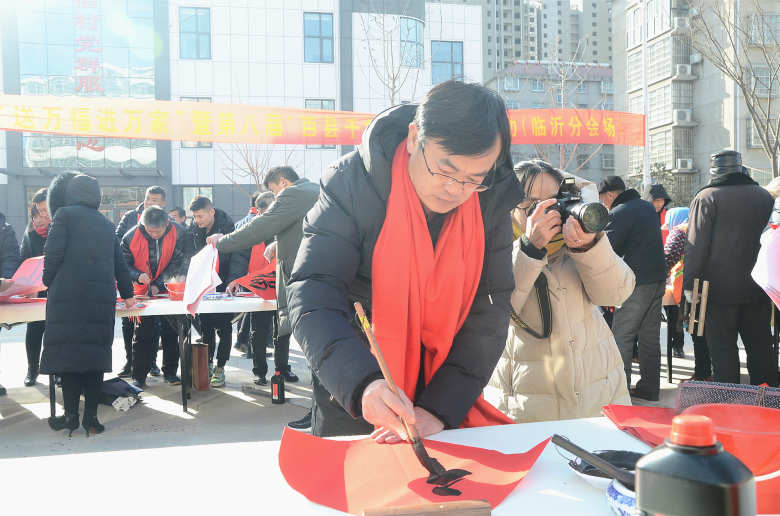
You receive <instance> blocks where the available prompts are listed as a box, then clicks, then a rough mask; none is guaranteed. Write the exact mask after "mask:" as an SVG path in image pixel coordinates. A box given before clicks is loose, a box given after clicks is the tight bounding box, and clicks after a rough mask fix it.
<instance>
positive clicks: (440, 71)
mask: <svg viewBox="0 0 780 516" xmlns="http://www.w3.org/2000/svg"><path fill="white" fill-rule="evenodd" d="M451 77H452V69H451V65H450V64H449V63H432V64H431V79H432V81H433V84H439V83H440V82H444V81H446V80H449V79H450V78H451Z"/></svg>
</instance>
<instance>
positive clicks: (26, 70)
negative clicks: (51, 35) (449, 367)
mask: <svg viewBox="0 0 780 516" xmlns="http://www.w3.org/2000/svg"><path fill="white" fill-rule="evenodd" d="M19 73H20V74H21V75H35V74H40V75H46V46H45V45H39V44H37V43H19Z"/></svg>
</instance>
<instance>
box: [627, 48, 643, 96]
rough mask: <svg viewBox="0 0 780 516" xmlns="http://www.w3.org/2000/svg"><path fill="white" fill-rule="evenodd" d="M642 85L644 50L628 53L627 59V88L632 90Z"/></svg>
mask: <svg viewBox="0 0 780 516" xmlns="http://www.w3.org/2000/svg"><path fill="white" fill-rule="evenodd" d="M641 87H642V52H634V53H633V54H628V58H627V59H626V89H627V90H629V91H631V90H635V89H637V88H641Z"/></svg>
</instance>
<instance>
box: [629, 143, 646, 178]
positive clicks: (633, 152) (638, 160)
mask: <svg viewBox="0 0 780 516" xmlns="http://www.w3.org/2000/svg"><path fill="white" fill-rule="evenodd" d="M643 149H644V147H629V148H628V173H629V174H641V173H642V161H643V160H644V159H645V156H644V152H643Z"/></svg>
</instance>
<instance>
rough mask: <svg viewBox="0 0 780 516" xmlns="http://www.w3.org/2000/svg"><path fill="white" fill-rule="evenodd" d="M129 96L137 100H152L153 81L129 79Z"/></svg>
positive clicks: (137, 78) (136, 78)
mask: <svg viewBox="0 0 780 516" xmlns="http://www.w3.org/2000/svg"><path fill="white" fill-rule="evenodd" d="M130 96H131V97H133V98H137V99H153V98H154V79H144V78H139V77H131V78H130Z"/></svg>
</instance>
